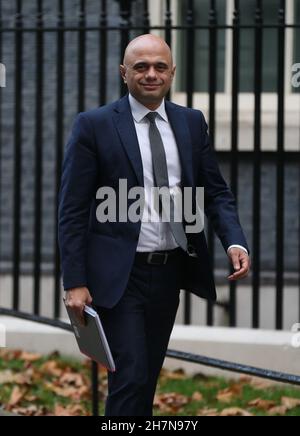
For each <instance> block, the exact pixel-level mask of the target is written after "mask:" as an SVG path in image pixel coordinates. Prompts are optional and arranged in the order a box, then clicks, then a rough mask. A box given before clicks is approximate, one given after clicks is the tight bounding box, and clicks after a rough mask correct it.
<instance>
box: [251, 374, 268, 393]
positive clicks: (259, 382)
mask: <svg viewBox="0 0 300 436" xmlns="http://www.w3.org/2000/svg"><path fill="white" fill-rule="evenodd" d="M250 386H252V387H253V388H254V389H258V390H264V389H269V388H270V387H272V386H274V383H272V382H269V381H266V380H263V379H260V378H257V377H253V378H252V379H251V381H250Z"/></svg>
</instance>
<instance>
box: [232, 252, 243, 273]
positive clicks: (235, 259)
mask: <svg viewBox="0 0 300 436" xmlns="http://www.w3.org/2000/svg"><path fill="white" fill-rule="evenodd" d="M231 263H232V266H233V268H234V270H235V271H239V270H240V268H241V264H240V259H239V255H238V254H233V255H232V257H231Z"/></svg>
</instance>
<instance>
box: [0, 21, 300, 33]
mask: <svg viewBox="0 0 300 436" xmlns="http://www.w3.org/2000/svg"><path fill="white" fill-rule="evenodd" d="M282 27H283V28H289V29H299V28H300V23H299V24H284V25H283V24H263V25H255V24H253V25H252V24H249V25H248V24H244V25H239V26H233V25H221V24H216V25H194V26H189V25H180V26H173V25H172V26H167V28H168V29H170V30H188V29H189V30H210V29H220V30H221V29H237V28H238V29H257V28H259V29H279V28H282ZM82 30H84V31H89V32H91V31H99V30H115V31H120V30H128V31H129V30H147V31H151V30H166V26H151V27H145V26H127V25H126V26H122V25H120V26H86V27H85V26H57V27H56V26H55V27H42V28H41V27H1V25H0V32H57V31H60V32H77V31H82Z"/></svg>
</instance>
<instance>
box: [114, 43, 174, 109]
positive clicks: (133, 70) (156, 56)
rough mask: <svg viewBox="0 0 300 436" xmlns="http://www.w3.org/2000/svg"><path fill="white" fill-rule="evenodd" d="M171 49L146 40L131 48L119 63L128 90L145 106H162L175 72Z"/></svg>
mask: <svg viewBox="0 0 300 436" xmlns="http://www.w3.org/2000/svg"><path fill="white" fill-rule="evenodd" d="M175 69H176V67H173V65H172V57H171V53H170V51H169V50H168V49H167V48H166V47H165V46H161V47H160V46H159V45H158V44H155V45H153V46H151V44H150V45H149V44H144V47H141V46H140V45H139V46H138V47H135V48H133V49H132V50H130V52H129V53H128V55H127V56H125V60H124V65H121V66H120V71H121V75H122V78H123V80H124V81H125V83H127V86H128V90H129V92H130V93H131V94H132V95H133V97H135V98H136V99H137V100H138V101H139V102H140V103H142V104H144V105H145V106H147V105H150V106H153V105H157V106H159V105H160V103H161V101H162V99H163V98H164V97H165V95H166V94H167V93H168V91H169V89H170V87H171V84H172V80H173V77H174V74H175Z"/></svg>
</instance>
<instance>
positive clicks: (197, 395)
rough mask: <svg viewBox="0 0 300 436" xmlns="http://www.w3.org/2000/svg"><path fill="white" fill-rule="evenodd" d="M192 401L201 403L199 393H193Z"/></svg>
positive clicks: (201, 396)
mask: <svg viewBox="0 0 300 436" xmlns="http://www.w3.org/2000/svg"><path fill="white" fill-rule="evenodd" d="M192 400H193V401H203V395H202V394H201V392H198V391H197V392H194V393H193V395H192Z"/></svg>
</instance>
